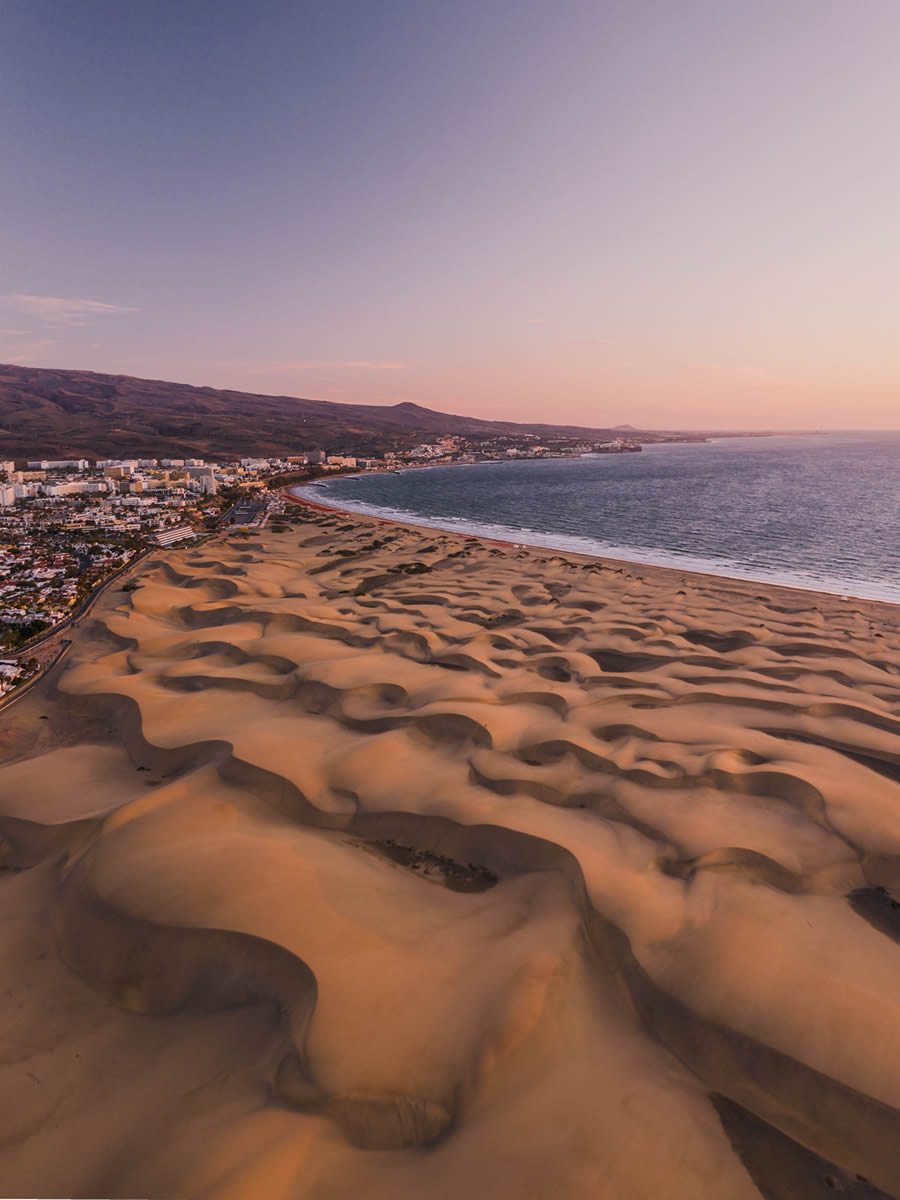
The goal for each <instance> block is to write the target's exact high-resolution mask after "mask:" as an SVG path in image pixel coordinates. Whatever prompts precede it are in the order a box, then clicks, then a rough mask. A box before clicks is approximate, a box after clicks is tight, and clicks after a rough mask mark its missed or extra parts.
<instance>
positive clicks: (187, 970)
mask: <svg viewBox="0 0 900 1200" xmlns="http://www.w3.org/2000/svg"><path fill="white" fill-rule="evenodd" d="M136 580H137V582H138V583H139V584H140V586H139V587H138V588H137V589H136V590H134V591H131V592H122V591H119V592H115V591H113V592H110V593H109V594H108V595H106V596H105V597H104V598H102V599H101V600H100V601H99V602H98V603H97V605H96V606H95V607H94V609H93V610H92V612H91V614H90V616H89V617H87V618H85V619H84V620H83V622H82V623H81V626H80V627H79V628H77V629H76V631H75V634H74V645H73V647H72V649H71V651H70V653H69V655H68V656H67V658H66V659H65V660H64V661H63V662H62V663H61V664H60V666H59V667H58V668H57V669H56V670H55V671H54V672H53V673H52V675H51V676H50V677H48V679H47V680H46V681H45V683H44V684H43V685H42V686H41V687H40V688H38V689H36V690H35V691H34V692H33V693H32V694H31V695H29V696H27V697H25V698H24V699H23V700H22V701H21V702H20V703H19V704H17V705H15V706H13V708H11V709H10V710H9V712H8V714H7V723H6V727H5V729H4V730H3V734H2V738H0V867H2V868H3V874H2V876H0V888H2V889H4V891H5V897H6V902H5V904H4V906H3V911H4V914H5V915H4V918H3V920H4V930H5V936H4V937H3V938H2V939H0V955H2V975H3V987H2V989H0V992H2V995H0V1013H2V1017H3V1023H2V1031H3V1032H2V1035H0V1038H2V1042H0V1099H2V1105H3V1111H4V1113H6V1115H7V1119H6V1122H5V1128H4V1130H3V1132H2V1134H0V1190H2V1194H5V1195H72V1196H90V1195H110V1196H134V1195H152V1196H186V1197H194V1196H196V1197H216V1198H219V1197H223V1198H229V1200H231V1198H238V1197H249V1196H257V1195H266V1196H272V1197H276V1198H277V1197H284V1198H285V1200H287V1198H288V1197H291V1198H292V1200H293V1198H296V1197H310V1198H311V1200H312V1198H315V1200H330V1198H335V1200H338V1198H344V1197H359V1196H366V1197H384V1198H388V1197H398V1198H400V1200H402V1198H404V1197H421V1196H429V1197H448V1198H449V1197H456V1196H457V1195H460V1194H462V1195H465V1194H468V1195H471V1196H477V1197H481V1196H484V1197H492V1198H494V1197H496V1198H505V1197H509V1198H510V1200H512V1198H513V1197H515V1198H516V1200H520V1198H523V1197H534V1198H537V1197H549V1196H553V1197H563V1198H565V1197H579V1198H580V1197H591V1198H600V1197H602V1198H607V1197H608V1198H610V1200H612V1198H617V1200H618V1198H622V1197H635V1198H644V1197H646V1198H647V1200H650V1198H651V1197H652V1198H653V1200H658V1198H659V1197H667V1198H672V1200H678V1198H681V1197H684V1198H685V1200H687V1198H688V1197H690V1198H691V1200H696V1198H697V1197H700V1196H704V1197H706V1196H709V1197H717V1198H718V1197H721V1198H725V1200H731V1198H734V1200H744V1198H747V1200H750V1198H752V1197H759V1196H763V1197H766V1198H775V1200H794V1198H798V1200H799V1198H805V1197H814V1196H817V1195H822V1196H825V1195H829V1194H833V1193H835V1192H841V1191H843V1192H844V1193H846V1194H848V1195H853V1196H858V1197H864V1196H868V1197H877V1196H884V1195H887V1196H894V1197H900V1036H898V1033H897V1029H898V1023H900V821H898V812H900V737H898V734H900V610H897V609H896V608H892V607H890V606H879V605H877V604H874V603H868V602H862V601H859V602H857V601H849V602H848V601H842V600H840V599H839V598H837V597H826V596H821V595H816V594H812V593H803V592H798V591H788V590H784V589H771V590H763V589H762V588H761V586H760V585H753V584H744V583H736V582H730V581H726V580H716V579H713V578H711V577H702V576H691V575H686V574H682V573H681V572H673V571H662V570H654V569H651V568H649V567H643V566H641V567H633V566H628V565H627V564H621V563H603V562H596V561H593V560H586V559H580V558H576V557H574V556H562V555H557V554H553V553H551V552H541V551H525V550H522V549H521V548H517V547H511V546H503V545H498V544H492V543H489V542H484V541H482V540H479V539H474V538H462V537H455V536H451V535H449V534H443V533H432V532H429V531H425V530H412V529H405V528H402V527H400V526H391V525H387V524H382V523H378V522H375V521H371V520H367V519H362V518H361V519H353V520H348V519H347V518H346V517H345V516H343V515H341V514H330V513H326V512H321V511H318V510H315V509H312V508H308V507H300V506H298V507H297V509H296V510H295V511H293V512H292V513H291V514H289V517H288V518H285V519H284V520H283V521H282V522H281V523H280V527H279V529H278V530H277V531H275V530H266V531H265V532H264V533H262V534H260V535H258V536H254V537H247V536H234V535H232V536H231V537H229V538H221V539H217V540H216V541H214V542H212V543H210V544H208V545H207V546H204V547H201V548H198V549H194V550H191V549H187V550H182V551H179V552H170V553H168V554H167V555H166V556H165V557H164V558H163V557H162V556H158V557H156V558H151V559H150V560H147V561H146V562H145V564H143V566H142V568H141V569H140V573H139V574H138V575H137V576H136ZM41 718H46V719H45V720H42V719H41ZM895 897H896V899H895Z"/></svg>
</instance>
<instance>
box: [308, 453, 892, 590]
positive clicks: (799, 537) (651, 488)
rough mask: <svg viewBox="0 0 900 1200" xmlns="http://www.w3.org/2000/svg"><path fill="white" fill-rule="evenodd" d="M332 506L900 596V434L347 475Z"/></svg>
mask: <svg viewBox="0 0 900 1200" xmlns="http://www.w3.org/2000/svg"><path fill="white" fill-rule="evenodd" d="M294 490H295V491H296V492H297V494H298V495H302V496H306V497H308V498H309V499H313V500H316V501H318V502H319V503H323V504H333V505H336V506H338V507H341V508H346V509H349V510H351V511H356V512H364V513H372V514H376V515H379V516H386V517H392V518H394V519H396V520H403V521H407V522H411V523H418V524H422V525H429V526H434V527H436V528H439V529H447V530H452V531H453V532H457V533H458V532H464V533H466V532H467V533H473V534H479V535H484V536H488V537H493V538H499V539H502V540H505V541H510V542H521V543H527V544H530V545H536V546H545V547H551V548H555V549H559V550H563V551H565V550H569V551H575V552H578V553H581V554H593V555H598V556H608V557H611V558H619V559H625V560H629V561H632V562H638V563H648V564H654V565H658V566H669V567H681V568H684V569H686V570H692V571H704V572H709V573H712V574H717V575H726V576H731V577H735V578H743V579H754V580H759V581H770V582H773V583H781V584H787V585H789V586H794V587H804V588H813V589H817V590H821V591H828V592H835V593H838V594H847V595H852V596H859V597H867V598H870V599H875V600H892V601H895V602H900V519H898V518H900V433H896V432H894V433H865V434H864V433H846V434H822V435H803V436H797V435H791V436H774V437H754V438H720V439H715V440H712V441H709V442H705V443H690V444H687V443H686V444H675V443H673V444H665V445H651V446H645V447H644V449H643V451H642V452H641V453H636V454H605V455H595V456H584V457H579V458H561V459H534V460H512V461H509V462H501V463H495V462H491V463H483V464H474V465H468V466H438V467H430V468H427V469H424V470H410V471H403V472H401V473H400V474H387V473H378V474H366V475H362V476H356V477H348V476H340V477H338V478H335V479H329V480H325V481H322V482H320V483H317V484H313V485H308V486H304V487H301V488H297V489H294Z"/></svg>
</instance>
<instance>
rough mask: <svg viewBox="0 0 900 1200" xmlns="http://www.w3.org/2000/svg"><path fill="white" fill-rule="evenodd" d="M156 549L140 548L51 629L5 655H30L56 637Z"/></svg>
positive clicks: (156, 547)
mask: <svg viewBox="0 0 900 1200" xmlns="http://www.w3.org/2000/svg"><path fill="white" fill-rule="evenodd" d="M158 549H159V547H158V546H147V547H146V548H145V549H144V550H141V551H140V553H138V554H136V555H135V557H134V558H132V559H129V561H128V562H127V563H125V565H124V566H122V567H119V569H118V571H114V572H113V573H112V575H110V576H109V578H108V579H104V581H103V582H102V583H101V584H100V586H99V587H98V588H95V589H94V590H93V591H92V592H90V593H88V595H87V596H85V598H84V599H83V600H82V602H81V603H80V604H79V605H78V607H77V608H76V609H73V611H72V612H70V613H69V615H68V616H67V617H66V618H65V620H63V621H60V622H59V623H58V624H56V625H54V626H53V628H52V629H48V630H46V631H45V632H44V633H42V634H41V635H40V637H37V638H35V639H34V640H33V641H30V642H26V643H25V645H24V646H20V647H19V649H18V650H16V651H15V652H13V653H11V654H9V655H8V656H7V657H9V658H21V657H22V656H23V655H26V654H28V655H30V654H31V653H32V651H34V650H37V649H39V648H40V647H41V646H42V645H43V644H44V642H49V641H50V639H51V638H53V637H56V635H57V634H58V633H60V632H61V631H62V630H63V629H67V628H68V627H69V626H70V625H72V624H74V623H75V622H76V621H77V620H78V619H79V618H80V617H83V616H84V614H85V613H86V612H87V611H88V610H89V609H90V607H91V605H92V604H93V603H94V601H95V600H97V599H98V597H100V596H101V595H102V594H103V593H104V592H105V591H106V589H107V588H108V587H109V585H110V584H111V583H114V582H115V581H116V580H117V579H121V577H122V576H123V575H124V574H125V572H126V571H130V570H131V568H132V567H135V566H137V564H138V563H139V562H142V561H143V560H144V559H145V558H146V557H147V556H148V555H149V554H152V553H153V551H154V550H158Z"/></svg>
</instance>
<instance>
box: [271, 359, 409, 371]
mask: <svg viewBox="0 0 900 1200" xmlns="http://www.w3.org/2000/svg"><path fill="white" fill-rule="evenodd" d="M266 365H267V366H269V367H271V368H272V370H283V371H332V370H334V371H338V370H354V371H405V370H406V366H407V364H406V363H403V362H384V361H381V360H378V359H368V358H361V359H360V358H309V359H304V360H302V361H300V362H273V363H268V364H266Z"/></svg>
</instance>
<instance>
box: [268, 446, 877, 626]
mask: <svg viewBox="0 0 900 1200" xmlns="http://www.w3.org/2000/svg"><path fill="white" fill-rule="evenodd" d="M413 469H415V468H413ZM293 486H296V487H302V486H305V485H302V484H298V485H293ZM278 494H279V495H280V496H281V497H282V498H283V499H284V500H286V501H288V502H290V503H292V504H302V505H306V506H308V507H309V508H312V509H316V510H318V511H321V512H330V513H338V514H340V515H341V516H344V517H347V518H351V519H354V520H360V521H375V522H378V523H379V524H382V525H390V526H396V527H398V528H401V529H410V530H415V531H416V532H421V531H423V530H424V531H426V532H429V533H434V534H441V535H442V536H445V537H451V538H458V539H460V540H461V541H465V540H467V539H472V538H475V539H477V540H478V541H482V542H486V543H488V544H489V545H494V546H506V547H508V548H510V549H517V550H524V551H528V552H532V553H533V552H539V551H544V552H549V553H550V554H553V555H564V556H565V557H567V558H573V559H576V560H577V561H578V562H580V563H589V562H590V563H596V564H599V565H601V566H602V567H605V568H608V569H610V570H613V571H641V572H644V573H648V572H649V573H650V574H651V575H652V576H656V573H657V572H659V581H660V582H665V581H667V580H669V581H671V580H672V578H673V577H674V576H680V577H681V582H689V583H692V584H693V585H694V586H701V585H703V584H704V583H705V584H708V585H710V586H715V587H718V588H723V587H731V588H734V589H735V590H736V591H737V593H738V594H739V595H741V596H745V595H747V592H748V590H749V589H754V588H755V589H759V588H773V589H776V590H777V591H778V592H779V593H785V594H786V596H788V597H792V598H793V599H794V600H800V599H803V600H810V601H812V600H816V601H818V603H819V604H822V603H829V604H834V605H836V606H838V607H839V608H840V610H841V611H847V610H848V606H849V605H855V606H857V607H858V606H860V605H863V606H866V608H868V607H870V606H873V607H874V608H876V609H882V608H884V609H886V610H887V611H886V613H885V615H886V616H887V615H890V616H892V617H893V618H894V619H895V620H898V621H900V601H896V600H886V599H874V598H872V597H868V596H856V595H852V594H850V593H840V592H828V591H823V590H822V589H819V588H812V587H804V586H802V585H800V584H790V583H777V582H775V581H774V580H768V579H751V578H748V577H746V576H733V575H720V574H717V573H715V572H712V571H699V570H697V569H695V568H693V567H677V566H674V565H666V566H663V565H660V564H657V563H644V562H640V561H638V560H635V559H625V558H615V557H613V556H611V555H605V554H588V553H585V552H582V551H578V550H568V549H564V548H560V547H555V546H542V545H540V544H539V543H534V542H513V541H510V540H508V539H504V538H495V537H491V536H490V535H489V534H482V533H465V532H463V531H461V530H452V529H444V528H442V527H441V526H439V525H429V524H427V523H424V522H423V523H419V522H417V521H412V520H405V521H404V520H400V519H398V518H396V517H386V516H380V515H378V514H376V513H368V512H359V511H358V510H356V509H352V508H344V507H342V506H341V505H337V504H325V503H322V502H321V501H317V500H311V499H308V498H307V497H305V496H296V495H293V494H292V493H291V491H290V490H289V489H287V488H285V489H282V490H280V491H279V493H278ZM810 606H813V605H812V604H811V605H810Z"/></svg>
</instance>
